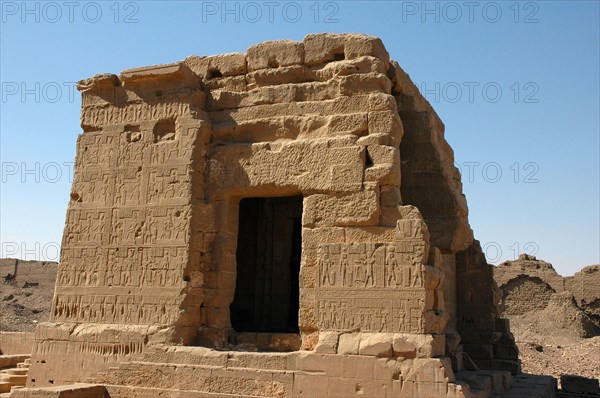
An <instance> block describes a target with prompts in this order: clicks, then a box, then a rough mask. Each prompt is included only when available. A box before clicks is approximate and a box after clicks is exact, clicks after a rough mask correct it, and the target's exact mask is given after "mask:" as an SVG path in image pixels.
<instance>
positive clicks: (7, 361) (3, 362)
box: [0, 354, 30, 369]
mask: <svg viewBox="0 0 600 398" xmlns="http://www.w3.org/2000/svg"><path fill="white" fill-rule="evenodd" d="M28 358H30V355H29V354H19V355H0V369H4V368H14V367H15V366H17V364H18V363H20V362H24V361H25V360H27V359H28Z"/></svg>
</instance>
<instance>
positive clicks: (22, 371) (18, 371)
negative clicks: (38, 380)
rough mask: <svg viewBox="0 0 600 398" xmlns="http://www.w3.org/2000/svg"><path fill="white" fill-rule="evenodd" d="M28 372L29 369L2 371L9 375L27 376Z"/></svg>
mask: <svg viewBox="0 0 600 398" xmlns="http://www.w3.org/2000/svg"><path fill="white" fill-rule="evenodd" d="M28 371H29V369H24V368H10V369H4V370H2V372H3V373H6V374H9V375H27V372H28Z"/></svg>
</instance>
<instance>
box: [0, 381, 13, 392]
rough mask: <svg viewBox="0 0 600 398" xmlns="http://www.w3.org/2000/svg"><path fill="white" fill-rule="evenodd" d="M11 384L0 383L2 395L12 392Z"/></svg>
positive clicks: (6, 382)
mask: <svg viewBox="0 0 600 398" xmlns="http://www.w3.org/2000/svg"><path fill="white" fill-rule="evenodd" d="M10 387H11V385H10V382H8V381H0V393H2V392H10Z"/></svg>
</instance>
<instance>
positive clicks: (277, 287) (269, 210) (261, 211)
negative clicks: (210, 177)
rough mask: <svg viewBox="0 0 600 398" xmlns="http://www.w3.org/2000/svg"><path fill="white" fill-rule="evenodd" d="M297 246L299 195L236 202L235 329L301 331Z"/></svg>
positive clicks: (299, 235) (232, 309) (299, 239)
mask: <svg viewBox="0 0 600 398" xmlns="http://www.w3.org/2000/svg"><path fill="white" fill-rule="evenodd" d="M301 251H302V196H291V197H275V198H246V199H242V200H241V201H240V206H239V228H238V242H237V253H236V258H237V279H236V287H235V294H234V298H233V302H232V304H231V307H230V313H231V325H232V326H233V328H234V329H235V331H237V332H267V333H299V329H298V310H299V309H300V287H299V276H300V258H301Z"/></svg>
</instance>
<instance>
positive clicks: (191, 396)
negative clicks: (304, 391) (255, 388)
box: [106, 385, 258, 398]
mask: <svg viewBox="0 0 600 398" xmlns="http://www.w3.org/2000/svg"><path fill="white" fill-rule="evenodd" d="M106 390H107V391H108V393H109V394H110V396H117V397H119V396H126V397H128V398H155V397H162V396H165V397H169V398H205V397H206V398H258V397H257V396H256V395H240V394H222V393H211V392H205V391H202V392H200V391H191V390H172V389H166V388H165V389H160V388H148V387H129V386H113V385H106Z"/></svg>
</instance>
